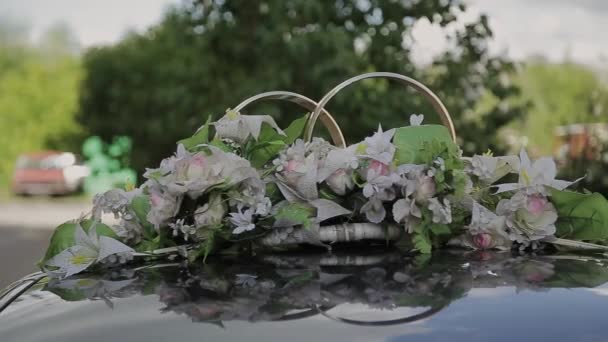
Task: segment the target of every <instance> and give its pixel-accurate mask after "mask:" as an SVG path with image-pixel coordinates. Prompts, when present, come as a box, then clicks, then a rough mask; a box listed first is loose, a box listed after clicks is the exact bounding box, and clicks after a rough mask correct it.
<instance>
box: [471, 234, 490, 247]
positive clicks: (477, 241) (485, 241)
mask: <svg viewBox="0 0 608 342" xmlns="http://www.w3.org/2000/svg"><path fill="white" fill-rule="evenodd" d="M472 240H473V244H474V245H475V247H477V248H479V249H490V248H492V247H493V244H494V243H493V239H492V235H490V234H488V233H480V234H476V235H473V237H472Z"/></svg>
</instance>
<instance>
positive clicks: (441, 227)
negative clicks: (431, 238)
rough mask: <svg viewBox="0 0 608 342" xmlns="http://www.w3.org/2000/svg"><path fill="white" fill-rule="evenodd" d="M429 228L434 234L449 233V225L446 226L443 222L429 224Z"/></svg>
mask: <svg viewBox="0 0 608 342" xmlns="http://www.w3.org/2000/svg"><path fill="white" fill-rule="evenodd" d="M429 228H430V230H431V232H433V234H435V235H447V234H450V233H451V231H450V227H448V226H447V225H445V224H438V223H434V224H430V225H429Z"/></svg>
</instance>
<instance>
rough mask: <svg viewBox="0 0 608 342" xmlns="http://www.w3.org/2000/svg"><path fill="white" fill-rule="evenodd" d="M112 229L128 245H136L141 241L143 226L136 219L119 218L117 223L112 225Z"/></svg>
mask: <svg viewBox="0 0 608 342" xmlns="http://www.w3.org/2000/svg"><path fill="white" fill-rule="evenodd" d="M112 230H113V231H114V232H115V233H116V235H118V236H119V237H120V239H121V240H122V241H125V242H127V243H129V244H130V245H136V244H138V243H139V242H140V241H141V237H142V235H143V228H142V226H141V225H140V224H139V223H138V221H137V220H135V219H131V220H125V219H122V220H120V222H119V224H116V225H113V226H112Z"/></svg>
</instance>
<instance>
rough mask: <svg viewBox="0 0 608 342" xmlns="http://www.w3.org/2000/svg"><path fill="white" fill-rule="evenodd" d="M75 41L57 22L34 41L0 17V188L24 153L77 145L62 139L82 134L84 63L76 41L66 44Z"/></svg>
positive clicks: (0, 188) (24, 30) (14, 25)
mask: <svg viewBox="0 0 608 342" xmlns="http://www.w3.org/2000/svg"><path fill="white" fill-rule="evenodd" d="M49 35H50V36H53V37H55V39H54V40H51V39H46V38H47V37H49ZM74 41H75V40H74V38H73V36H72V34H71V32H70V31H69V30H68V29H67V28H66V27H65V26H64V25H58V26H54V27H52V28H51V29H50V30H49V31H48V35H43V38H42V39H41V40H40V42H39V44H35V45H34V44H31V43H30V42H29V41H28V35H27V30H26V29H25V28H24V27H22V26H19V25H16V24H13V23H11V22H10V21H8V20H6V21H4V20H0V129H1V134H0V156H2V158H1V159H0V190H3V189H5V188H6V185H7V184H8V182H9V180H10V177H11V175H12V172H13V168H14V163H15V160H16V158H17V156H18V155H19V154H20V153H23V152H31V151H36V150H41V149H47V148H57V149H66V148H68V147H73V145H71V144H70V143H68V142H66V141H64V140H63V139H62V138H61V137H64V136H76V135H77V133H78V132H80V126H79V125H78V124H77V123H76V121H75V120H74V114H75V112H76V106H77V103H78V101H77V99H78V96H77V90H78V83H79V80H80V75H81V72H80V71H81V69H80V62H79V58H78V56H77V55H75V53H74V50H73V49H74V45H73V44H72V45H70V46H67V45H64V44H63V42H74ZM76 146H78V145H76Z"/></svg>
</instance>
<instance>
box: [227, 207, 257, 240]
mask: <svg viewBox="0 0 608 342" xmlns="http://www.w3.org/2000/svg"><path fill="white" fill-rule="evenodd" d="M230 223H232V225H233V226H235V228H234V230H233V231H232V234H236V235H238V234H241V233H244V232H248V231H251V230H253V229H255V224H254V223H253V210H252V209H246V210H245V211H243V208H238V209H237V212H235V213H230Z"/></svg>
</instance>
